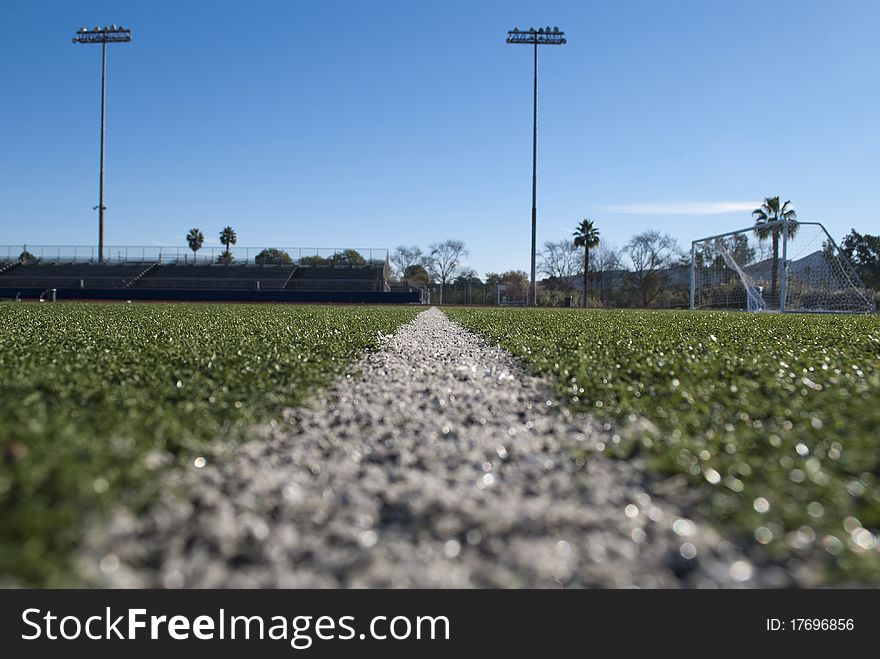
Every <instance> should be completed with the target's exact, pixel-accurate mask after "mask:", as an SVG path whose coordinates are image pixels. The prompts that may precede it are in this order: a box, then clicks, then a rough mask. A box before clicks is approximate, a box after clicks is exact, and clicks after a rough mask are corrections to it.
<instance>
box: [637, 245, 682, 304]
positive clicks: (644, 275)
mask: <svg viewBox="0 0 880 659" xmlns="http://www.w3.org/2000/svg"><path fill="white" fill-rule="evenodd" d="M623 251H624V252H626V254H627V256H629V258H630V261H632V265H633V273H632V277H633V280H634V282H635V284H636V288H637V289H638V292H639V301H640V304H641V306H643V307H647V306H650V304H651V303H652V302H653V301H654V299H655V298H656V297H657V293H658V292H659V291H660V287H661V284H662V282H663V276H662V271H663V270H664V269H666V268H668V267H669V266H671V265H673V264H674V263H675V262H676V259H677V258H678V257H679V256H680V255H681V249H680V248H679V246H678V243H677V242H676V241H675V238H673V237H672V236H670V235H669V234H665V233H664V234H661V233H660V232H659V231H656V230H653V229H652V230H650V231H645V232H643V233H640V234H638V235H636V236H633V237H632V239H631V240H630V241H629V242H628V243H627V245H626V247H624V248H623Z"/></svg>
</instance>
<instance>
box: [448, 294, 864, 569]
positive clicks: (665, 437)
mask: <svg viewBox="0 0 880 659" xmlns="http://www.w3.org/2000/svg"><path fill="white" fill-rule="evenodd" d="M446 312H447V313H448V314H449V316H450V317H451V318H453V319H454V320H457V321H459V322H460V323H462V324H463V325H465V326H466V327H468V328H470V329H472V330H474V331H476V332H478V333H481V334H483V335H484V336H486V337H487V338H488V339H489V340H490V341H492V342H495V343H499V344H500V345H501V346H503V347H504V348H506V349H507V350H509V351H510V352H512V353H513V354H514V355H516V356H517V357H519V358H521V359H522V360H523V361H524V362H525V363H526V364H527V365H529V366H530V367H531V368H532V369H533V370H534V371H536V372H538V373H542V374H546V375H547V376H549V377H551V378H552V380H553V381H554V383H555V386H556V388H557V390H558V392H559V394H560V395H561V396H562V397H563V398H564V400H566V401H568V403H569V404H570V406H571V407H572V408H573V409H575V410H580V411H586V412H591V413H594V414H597V415H599V416H600V417H602V418H605V419H610V420H614V421H616V422H618V423H619V425H620V426H621V427H625V426H626V425H627V424H626V421H627V419H630V420H632V418H634V417H633V415H636V416H637V417H638V418H642V419H648V420H649V421H650V424H648V429H647V430H642V431H639V432H622V433H620V436H621V441H620V445H619V446H616V447H615V446H610V447H609V451H611V452H613V453H615V454H617V455H620V456H624V457H625V456H628V455H631V454H633V453H634V452H641V453H642V454H644V455H645V456H646V457H647V461H648V465H649V467H650V468H651V469H652V470H653V471H655V472H656V473H657V474H660V475H664V476H671V477H673V478H676V479H678V481H680V482H681V485H682V486H684V485H685V482H686V483H687V487H688V489H689V491H690V492H691V494H695V495H696V496H694V505H695V506H696V507H698V509H699V511H700V513H702V514H703V515H705V516H706V517H708V518H709V519H712V520H714V521H715V522H717V524H718V525H719V527H720V528H722V529H723V530H724V531H725V533H726V534H727V535H728V536H730V537H731V538H732V539H734V540H737V541H739V542H740V543H741V544H743V545H746V544H748V545H751V551H752V554H753V555H754V556H757V557H758V558H759V559H765V560H768V561H773V562H778V563H780V564H784V565H786V567H788V568H789V569H792V570H796V569H797V567H798V564H799V563H798V562H810V563H811V564H814V565H819V566H820V567H822V568H824V569H825V570H826V574H827V575H828V577H829V578H830V579H840V580H848V579H852V580H857V581H869V582H878V581H880V551H878V550H877V542H878V540H877V537H876V533H877V529H878V528H880V483H878V478H880V318H878V317H877V316H871V317H864V316H861V317H845V316H779V315H754V314H725V313H692V312H635V311H581V310H576V309H572V310H562V309H560V310H532V309H453V308H447V309H446ZM633 425H634V424H630V426H631V427H632V426H633ZM675 482H676V481H667V484H669V485H672V484H674V483H675Z"/></svg>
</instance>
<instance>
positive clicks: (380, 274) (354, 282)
mask: <svg viewBox="0 0 880 659" xmlns="http://www.w3.org/2000/svg"><path fill="white" fill-rule="evenodd" d="M286 289H287V290H290V291H380V292H381V291H387V290H389V288H388V284H387V283H386V278H385V268H384V266H365V267H363V266H362V267H347V266H346V267H343V266H320V265H315V266H300V267H299V268H297V269H296V272H294V273H293V276H292V277H291V278H290V281H289V282H287V286H286Z"/></svg>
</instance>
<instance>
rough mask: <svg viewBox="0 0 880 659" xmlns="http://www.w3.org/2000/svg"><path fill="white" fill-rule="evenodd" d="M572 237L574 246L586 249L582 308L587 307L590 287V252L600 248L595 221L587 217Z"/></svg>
mask: <svg viewBox="0 0 880 659" xmlns="http://www.w3.org/2000/svg"><path fill="white" fill-rule="evenodd" d="M572 235H573V236H574V246H575V247H583V248H584V299H583V304H582V305H581V306H584V307H586V306H587V293H588V292H589V287H590V250H591V249H595V248H596V247H598V246H599V229H597V228H596V227H594V226H593V220H591V219H589V218H586V217H585V218H584V219H583V220H581V223H580V224H579V225H578V228H577V230H576V231H575V232H574V234H572Z"/></svg>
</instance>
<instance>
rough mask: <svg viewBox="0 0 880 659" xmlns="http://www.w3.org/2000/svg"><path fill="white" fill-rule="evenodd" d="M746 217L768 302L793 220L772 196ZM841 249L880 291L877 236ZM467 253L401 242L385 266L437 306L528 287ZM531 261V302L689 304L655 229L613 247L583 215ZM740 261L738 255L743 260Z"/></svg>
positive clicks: (449, 245)
mask: <svg viewBox="0 0 880 659" xmlns="http://www.w3.org/2000/svg"><path fill="white" fill-rule="evenodd" d="M752 219H753V221H754V233H755V236H756V237H757V238H758V240H759V241H760V242H762V243H763V242H767V243H769V245H768V247H769V249H770V252H771V254H772V259H771V261H770V264H771V265H770V267H771V272H770V289H771V290H770V296H771V297H774V296H775V295H776V293H777V288H778V285H779V284H778V282H779V272H778V268H779V258H780V255H779V251H780V243H781V237H782V232H783V230H784V229H783V227H786V229H785V230H786V231H787V236H788V238H789V239H791V238H794V237H795V235H796V234H797V231H798V227H799V225H798V224H797V223H796V222H795V220H796V219H797V213H796V211H795V209H794V207H793V205H792V202H791V201H785V202H782V201H781V198H780V197H779V196H774V197H766V198H765V199H764V201H763V203H762V204H761V206H760V207H759V208H756V209H755V210H754V211H753V212H752ZM780 220H789V221H790V222H791V224H782V223H779V221H780ZM740 238H741V236H740ZM742 247H743V246H742V245H739V246H734V249H740V248H742ZM745 248H748V246H747V245H745ZM841 251H842V252H843V253H844V255H845V256H846V257H847V258H848V259H849V260H850V262H851V263H852V264H853V266H854V267H855V269H856V271H857V273H858V274H859V276H860V277H861V278H862V280H863V281H864V282H865V284H866V285H867V286H868V287H870V288H874V289H875V290H877V289H880V236H872V235H869V234H860V233H858V232H856V231H855V229H853V230H851V232H850V233H849V234H848V235H847V236H846V237H845V238H844V239H843V241H842V243H841ZM467 256H468V250H467V248H466V246H465V244H464V242H463V241H461V240H446V241H443V242H438V243H432V244H431V245H430V246H429V248H428V250H427V251H423V250H422V249H421V248H420V247H418V246H415V245H412V246H408V245H401V246H399V247H397V248H396V249H395V250H394V251H393V252H392V254H391V257H390V261H391V264H392V266H393V268H394V274H395V275H396V276H397V277H399V279H400V280H401V281H402V282H405V283H407V284H409V285H413V286H432V285H433V286H436V287H437V288H438V292H439V299H438V300H436V301H437V302H440V303H442V302H443V291H444V289H448V288H449V287H450V286H451V285H452V286H455V287H456V290H458V289H459V288H460V287H462V286H465V285H466V286H468V290H470V287H473V286H490V287H495V286H497V285H501V286H502V287H503V288H504V290H505V292H506V293H507V296H508V299H512V300H520V301H525V299H526V296H527V292H528V286H529V279H528V275H527V274H526V273H525V272H523V271H521V270H509V271H507V272H503V273H492V272H489V273H486V276H485V278H483V279H481V278H480V277H479V276H478V275H477V273H476V272H475V271H474V270H473V269H472V268H470V267H468V266H467V264H466V263H465V259H466V257H467ZM538 257H539V260H538V268H539V271H540V273H541V274H542V275H544V279H542V280H540V281H538V286H537V288H538V291H537V301H538V304H539V305H542V306H560V305H563V304H565V303H566V302H568V303H574V304H577V305H580V306H584V307H587V306H592V307H606V306H607V307H643V308H647V307H684V306H687V304H688V303H689V289H690V273H689V269H690V255H689V254H688V253H686V252H685V251H684V250H682V248H681V247H680V245H679V244H678V242H677V241H676V240H675V238H673V237H672V236H670V235H669V234H666V233H661V232H660V231H657V230H648V231H643V232H641V233H638V234H636V235H635V236H633V237H632V238H631V239H630V240H629V241H628V242H627V243H626V244H625V245H624V246H623V247H622V248H617V247H615V246H614V245H612V244H607V243H605V242H603V241H602V239H601V235H600V231H599V228H598V227H597V226H596V223H595V222H594V221H593V220H592V219H590V218H584V219H582V220H581V221H580V223H579V224H578V225H577V226H576V227H575V230H574V232H573V234H572V236H571V238H569V239H562V240H558V241H548V242H545V243H544V245H543V249H542V250H541V252H540V253H539V255H538ZM747 260H749V259H748V258H744V259H743V262H745V261H747ZM461 298H462V296H456V300H460V301H464V302H468V303H469V302H471V300H470V299H467V298H464V299H461ZM566 298H568V299H566ZM483 299H484V300H487V299H488V298H487V297H486V296H484V298H483ZM493 301H494V300H493Z"/></svg>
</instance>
